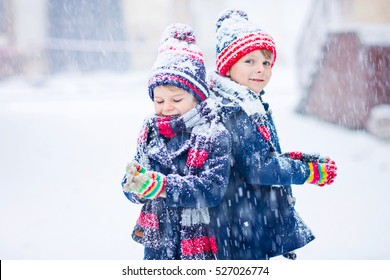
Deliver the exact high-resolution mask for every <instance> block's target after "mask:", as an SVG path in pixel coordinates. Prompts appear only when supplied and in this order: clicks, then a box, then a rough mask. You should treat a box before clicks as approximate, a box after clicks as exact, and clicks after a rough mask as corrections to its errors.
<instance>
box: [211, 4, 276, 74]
mask: <svg viewBox="0 0 390 280" xmlns="http://www.w3.org/2000/svg"><path fill="white" fill-rule="evenodd" d="M216 35H217V46H216V55H217V61H216V64H217V70H218V72H219V74H220V75H222V76H225V75H226V73H227V72H228V71H229V69H230V68H231V67H232V66H233V65H234V64H235V63H236V62H237V61H238V60H239V59H240V58H241V57H243V56H245V55H247V54H248V53H250V52H252V51H255V50H264V49H266V50H269V51H270V52H271V53H272V55H273V61H272V66H273V65H274V63H275V60H276V48H275V43H274V40H273V39H272V37H271V36H270V35H268V34H267V33H265V32H264V31H262V30H261V29H260V27H258V26H257V25H255V24H253V23H251V22H250V21H249V20H248V15H247V14H246V12H244V11H240V10H226V11H225V12H223V13H222V15H221V16H220V17H219V18H218V20H217V34H216Z"/></svg>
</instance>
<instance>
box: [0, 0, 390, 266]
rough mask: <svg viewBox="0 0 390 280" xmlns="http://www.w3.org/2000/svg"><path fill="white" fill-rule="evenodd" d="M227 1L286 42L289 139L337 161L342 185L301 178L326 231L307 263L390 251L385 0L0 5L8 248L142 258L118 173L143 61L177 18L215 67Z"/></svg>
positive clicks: (282, 60)
mask: <svg viewBox="0 0 390 280" xmlns="http://www.w3.org/2000/svg"><path fill="white" fill-rule="evenodd" d="M228 8H237V9H243V10H245V11H246V12H247V13H248V15H249V19H250V20H251V21H253V22H256V23H257V24H259V25H260V26H262V28H263V29H264V30H265V31H266V32H268V33H269V34H271V35H272V36H273V37H274V39H275V41H276V45H277V52H278V57H277V61H276V64H275V66H274V68H273V69H274V70H273V77H272V79H271V81H270V83H269V84H268V85H267V88H266V95H265V96H264V98H265V101H266V102H269V103H270V104H271V108H272V111H273V116H274V120H275V122H276V126H277V127H278V134H279V137H280V141H281V144H282V147H283V150H284V151H295V150H301V151H304V152H318V153H320V154H323V155H329V156H331V157H332V158H333V159H334V160H336V162H337V164H338V168H339V171H338V172H339V173H338V176H337V178H336V180H335V183H334V184H333V185H332V186H331V187H329V188H315V187H312V186H308V185H304V186H296V187H294V195H295V196H296V198H297V204H296V209H297V210H298V212H299V213H300V215H301V216H302V218H303V220H304V221H305V222H306V223H307V224H308V226H309V227H310V228H311V229H312V230H313V232H314V234H315V236H316V240H315V241H314V242H311V243H310V244H308V245H307V246H305V247H304V248H302V249H300V250H299V251H298V259H317V260H318V259H353V260H355V259H390V240H389V238H388V237H389V236H390V219H389V217H388V215H389V213H390V203H389V202H388V198H389V196H390V189H389V187H388V183H387V181H388V176H389V174H390V161H389V158H390V141H389V140H390V79H389V77H390V4H389V1H388V0H370V1H366V0H294V1H290V0H272V1H269V0H268V1H265V0H240V1H232V0H212V1H210V0H142V1H141V0H34V1H31V0H0V213H1V215H0V259H76V260H77V259H142V256H143V251H142V246H141V245H139V244H137V243H135V242H134V241H132V240H131V237H130V234H131V230H132V228H133V226H134V223H135V221H136V219H137V217H138V214H139V208H140V205H135V204H131V203H130V202H129V201H128V200H127V199H126V198H125V197H124V195H123V193H122V189H121V185H120V182H121V180H122V178H123V175H124V171H125V166H126V163H127V162H128V161H129V160H130V159H131V158H132V156H133V154H134V150H135V146H136V139H137V136H138V132H139V129H140V126H141V123H142V120H143V118H144V117H145V116H146V115H147V114H149V113H151V112H153V105H152V102H151V100H150V98H149V96H148V94H147V72H148V70H149V69H150V68H151V67H152V64H153V62H154V60H155V58H156V55H157V48H158V46H159V43H160V36H161V33H162V31H163V30H164V28H165V27H166V26H167V25H168V24H171V23H174V22H183V23H187V24H189V25H191V26H192V27H193V29H194V31H195V33H196V35H197V38H198V44H199V46H200V48H201V49H202V51H203V53H204V55H205V62H206V64H207V68H208V71H212V70H213V69H214V63H215V39H214V33H215V22H216V20H217V18H218V17H219V15H220V14H221V13H222V12H223V11H224V10H225V9H228Z"/></svg>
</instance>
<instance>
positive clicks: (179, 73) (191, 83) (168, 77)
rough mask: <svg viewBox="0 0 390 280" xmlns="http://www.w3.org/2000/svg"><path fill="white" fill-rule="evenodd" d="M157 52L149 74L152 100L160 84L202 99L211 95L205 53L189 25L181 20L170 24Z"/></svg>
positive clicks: (200, 100)
mask: <svg viewBox="0 0 390 280" xmlns="http://www.w3.org/2000/svg"><path fill="white" fill-rule="evenodd" d="M158 52H159V53H158V55H157V58H156V61H155V63H154V65H153V68H152V70H151V72H150V74H149V86H148V87H149V96H150V98H151V99H152V100H153V99H154V95H153V89H154V88H155V87H157V86H176V87H178V88H181V89H184V90H185V91H187V92H189V93H190V94H192V95H193V96H194V97H195V98H196V100H198V101H199V102H202V101H203V100H205V99H206V98H207V97H208V95H209V92H208V87H207V84H206V68H205V66H204V60H203V54H202V52H201V51H200V49H199V47H198V46H197V45H196V37H195V34H194V32H193V30H192V29H191V27H190V26H188V25H186V24H182V23H175V24H171V25H169V26H167V27H166V28H165V30H164V32H163V34H162V37H161V45H160V47H159V49H158Z"/></svg>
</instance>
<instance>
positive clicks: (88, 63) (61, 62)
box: [0, 0, 390, 138]
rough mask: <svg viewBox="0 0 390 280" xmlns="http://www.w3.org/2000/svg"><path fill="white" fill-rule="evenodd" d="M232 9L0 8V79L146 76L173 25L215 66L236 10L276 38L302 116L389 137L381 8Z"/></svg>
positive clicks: (10, 2) (90, 4) (53, 3)
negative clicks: (227, 20)
mask: <svg viewBox="0 0 390 280" xmlns="http://www.w3.org/2000/svg"><path fill="white" fill-rule="evenodd" d="M236 2H237V1H229V0H214V1H207V0H196V1H195V0H158V1H155V0H143V1H136V0H90V1H86V0H80V1H79V0H36V1H28V0H0V79H6V78H7V77H10V76H14V75H27V76H35V77H36V76H42V75H51V74H53V73H58V72H63V71H74V70H77V71H82V72H85V71H96V70H102V69H104V70H107V69H108V70H112V71H129V70H131V71H139V70H146V69H149V68H150V67H151V65H152V63H153V60H154V58H155V55H156V51H157V47H158V45H159V39H160V36H161V32H162V31H163V29H164V28H165V27H166V26H167V25H168V24H170V23H173V22H183V23H187V24H189V25H191V26H192V27H193V28H194V30H195V32H196V34H197V36H198V43H199V46H200V47H201V49H202V50H203V52H204V54H205V58H206V62H207V64H209V65H210V66H213V59H214V53H215V52H214V50H215V49H214V46H215V42H214V32H215V21H216V19H217V17H218V15H219V14H220V13H221V12H222V11H223V10H224V9H226V8H231V7H234V8H241V9H244V10H245V11H247V12H248V14H249V16H250V19H251V20H252V21H254V22H256V23H258V24H259V25H260V26H262V27H263V28H264V29H265V30H266V31H267V32H269V33H270V34H271V35H272V36H273V37H274V39H275V40H276V43H277V47H278V63H277V64H278V65H283V64H291V65H293V66H294V67H295V70H296V74H295V75H296V78H297V79H298V80H299V87H300V91H301V94H302V96H301V99H302V100H301V104H300V105H299V107H298V108H297V110H298V111H299V112H301V113H307V114H311V115H315V116H318V117H320V118H321V119H324V120H326V121H329V122H333V123H337V124H340V125H343V126H346V127H349V128H352V129H367V130H369V131H370V132H372V133H374V134H375V135H378V136H379V137H381V138H390V131H389V130H390V128H389V126H390V124H389V122H390V121H389V119H388V118H389V116H388V114H389V111H390V109H389V107H388V104H389V103H390V93H389V92H390V82H389V77H390V66H389V65H390V62H389V59H390V58H389V57H390V50H389V49H390V5H389V2H388V1H386V0H372V1H369V2H368V1H364V0H328V1H325V0H318V1H311V0H298V1H294V2H292V1H286V0H274V1H272V3H271V2H268V1H250V0H243V1H239V4H238V3H236ZM336 104H337V105H338V106H334V105H336ZM383 104H387V105H383ZM379 105H383V106H379ZM370 118H371V119H370ZM384 127H385V128H384Z"/></svg>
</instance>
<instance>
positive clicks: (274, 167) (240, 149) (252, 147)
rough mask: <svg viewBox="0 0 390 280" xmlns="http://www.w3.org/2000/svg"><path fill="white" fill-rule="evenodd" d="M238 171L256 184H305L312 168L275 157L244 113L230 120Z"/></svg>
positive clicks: (295, 161)
mask: <svg viewBox="0 0 390 280" xmlns="http://www.w3.org/2000/svg"><path fill="white" fill-rule="evenodd" d="M225 125H226V128H227V129H228V130H229V131H230V132H231V138H232V153H233V157H234V169H235V170H236V171H238V172H239V173H240V174H241V176H242V177H243V178H244V180H245V181H246V182H247V183H249V184H252V185H290V184H303V183H304V182H305V181H306V179H307V178H308V177H309V173H310V170H309V166H308V165H307V163H304V162H302V161H299V160H293V159H289V158H284V157H279V156H275V155H272V154H271V152H270V146H269V144H268V143H267V142H266V141H265V140H264V138H263V137H262V136H261V134H260V133H258V131H257V128H256V127H255V125H254V124H253V123H252V121H251V120H250V119H249V117H247V115H246V114H245V113H243V112H240V113H238V114H236V115H235V116H232V117H231V118H229V119H228V120H227V121H226V123H225Z"/></svg>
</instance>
